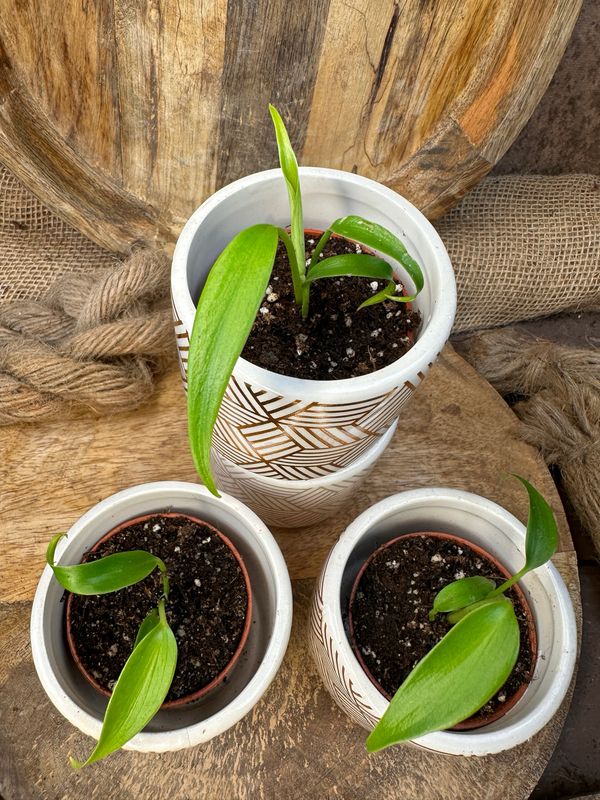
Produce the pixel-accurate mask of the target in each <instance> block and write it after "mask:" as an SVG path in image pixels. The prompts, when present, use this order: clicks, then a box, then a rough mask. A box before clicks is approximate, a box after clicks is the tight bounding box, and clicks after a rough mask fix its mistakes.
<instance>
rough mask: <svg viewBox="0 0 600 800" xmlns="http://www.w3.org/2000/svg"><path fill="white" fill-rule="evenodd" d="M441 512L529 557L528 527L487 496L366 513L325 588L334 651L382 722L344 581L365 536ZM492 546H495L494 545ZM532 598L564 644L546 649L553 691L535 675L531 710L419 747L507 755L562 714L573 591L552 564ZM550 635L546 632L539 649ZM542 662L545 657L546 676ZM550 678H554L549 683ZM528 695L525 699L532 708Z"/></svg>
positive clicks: (378, 506)
mask: <svg viewBox="0 0 600 800" xmlns="http://www.w3.org/2000/svg"><path fill="white" fill-rule="evenodd" d="M428 507H433V508H435V509H436V510H437V512H438V513H441V512H442V510H444V509H447V508H448V509H452V510H458V511H464V512H465V513H468V514H471V515H472V516H475V517H477V516H480V517H481V518H485V519H486V520H487V521H488V522H489V523H490V524H492V525H493V526H494V527H497V528H498V532H499V534H501V538H500V539H498V540H497V541H498V542H500V543H501V544H502V548H503V549H506V552H507V553H509V552H512V554H513V557H514V554H515V553H518V554H519V555H520V556H521V557H523V554H524V542H525V526H524V525H523V523H522V522H520V520H518V519H517V518H516V517H515V516H514V515H513V514H511V513H510V512H509V511H507V510H506V509H504V508H503V507H502V506H500V505H498V504H497V503H494V502H493V501H491V500H488V499H487V498H485V497H481V496H480V495H477V494H474V493H472V492H467V491H464V490H461V489H453V488H447V487H426V488H419V489H411V490H408V491H405V492H399V493H397V494H394V495H391V496H389V497H387V498H385V499H383V500H380V501H379V502H378V503H375V504H374V505H373V506H371V507H370V508H368V509H366V510H365V511H363V512H362V514H360V515H359V516H358V517H357V518H356V519H355V520H354V521H353V522H352V523H351V524H350V525H349V526H348V527H347V528H346V530H345V531H344V532H342V534H341V535H340V537H339V539H338V540H337V542H336V544H335V545H334V546H333V548H332V549H331V551H330V553H329V556H328V558H327V561H326V562H325V565H324V567H323V570H322V574H321V578H320V582H321V591H322V597H323V615H324V621H325V623H326V624H327V626H328V628H329V631H330V634H331V636H332V640H333V643H334V646H335V647H336V648H337V649H338V653H339V657H340V660H341V663H342V664H343V665H344V666H345V668H346V671H347V674H348V677H349V678H351V679H352V682H353V687H354V691H355V692H356V693H357V694H358V696H360V697H362V698H363V700H364V702H365V703H367V704H368V705H369V706H370V707H371V709H372V711H373V714H374V715H375V716H376V717H381V716H383V714H384V712H385V709H386V708H387V701H386V699H385V698H384V697H383V695H381V694H380V693H379V692H378V691H377V690H376V689H375V687H374V686H373V684H372V683H371V681H370V680H369V679H368V677H367V676H366V674H365V673H364V672H363V670H362V668H361V666H360V663H359V662H358V659H357V658H356V656H355V655H354V652H353V650H352V648H351V646H350V642H349V641H348V637H347V635H346V632H345V629H344V623H343V619H342V610H341V581H342V578H343V575H344V571H345V569H346V566H347V564H348V559H349V558H350V556H351V554H352V552H353V550H354V548H355V547H356V546H357V545H358V543H359V542H360V541H361V540H362V538H363V537H364V536H365V534H367V533H368V532H369V531H371V530H372V529H373V528H376V527H377V526H378V525H380V524H383V523H385V521H386V519H388V518H390V517H393V515H394V513H396V512H402V511H405V512H408V513H410V512H411V511H413V510H424V509H426V508H428ZM490 541H491V540H490ZM522 586H523V589H524V590H525V593H526V596H528V597H531V599H532V611H533V613H534V617H537V613H536V603H535V598H534V597H533V596H532V590H533V588H534V586H535V590H536V592H538V593H540V595H545V596H546V598H547V600H548V602H550V603H551V606H552V615H553V620H554V636H555V637H558V639H557V640H556V641H554V642H553V643H552V644H550V645H548V643H547V646H548V650H547V651H545V655H546V660H545V661H544V662H543V663H544V665H545V669H546V671H545V673H544V674H542V675H540V676H539V679H540V680H542V679H543V680H544V685H545V687H546V688H545V689H544V690H543V692H541V693H540V691H539V690H537V687H538V683H537V678H538V676H537V675H536V674H534V676H533V680H532V682H531V684H530V688H532V687H534V685H535V688H536V692H535V700H534V702H533V704H532V706H531V707H529V708H527V709H526V708H525V707H523V711H522V712H519V708H520V707H521V704H517V705H516V706H515V707H514V708H513V709H512V710H511V712H510V714H507V716H506V717H505V720H506V721H504V720H499V721H498V722H496V723H492V724H491V725H489V726H485V727H483V728H479V729H476V730H472V731H437V732H435V733H428V734H426V735H424V736H421V737H419V738H417V739H414V740H412V741H413V743H414V744H415V745H417V746H419V747H422V748H424V749H427V750H432V751H434V752H441V753H447V754H451V755H463V756H482V755H487V754H491V753H499V752H502V751H503V750H507V749H509V748H512V747H514V746H516V745H518V744H522V743H523V742H525V741H527V740H528V739H530V738H531V737H532V736H533V735H534V734H535V733H537V732H538V731H540V730H541V729H542V728H543V727H544V726H545V725H546V724H547V723H548V722H549V721H550V720H551V719H552V717H553V716H554V715H555V714H556V712H557V711H558V709H559V707H560V705H561V704H562V702H563V700H564V698H565V696H566V694H567V691H568V689H569V686H570V684H571V679H572V677H573V673H574V670H575V663H576V656H577V646H578V645H577V622H576V619H575V612H574V610H573V605H572V602H571V598H570V595H569V591H568V589H567V587H566V585H565V583H564V581H563V579H562V577H561V575H560V573H559V572H558V570H557V569H556V567H555V566H554V565H553V564H552V563H551V562H548V563H547V564H545V565H543V566H542V567H539V568H538V569H537V570H535V572H533V573H529V574H528V575H526V576H525V577H524V578H523V579H522ZM543 639H544V636H543V635H542V631H538V644H540V645H541V643H542V641H543ZM539 665H540V659H539V658H538V670H536V672H539ZM545 675H547V676H548V677H545ZM526 699H527V692H525V694H524V696H523V697H522V698H521V703H525V702H526Z"/></svg>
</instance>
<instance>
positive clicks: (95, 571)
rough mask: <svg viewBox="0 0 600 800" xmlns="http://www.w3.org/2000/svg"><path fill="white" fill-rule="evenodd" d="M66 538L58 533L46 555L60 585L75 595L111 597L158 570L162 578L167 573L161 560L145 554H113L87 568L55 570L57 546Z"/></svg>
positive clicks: (130, 552)
mask: <svg viewBox="0 0 600 800" xmlns="http://www.w3.org/2000/svg"><path fill="white" fill-rule="evenodd" d="M63 536H65V534H64V533H58V534H57V535H56V536H54V537H52V539H51V540H50V544H49V545H48V549H47V551H46V561H47V563H48V565H49V566H50V568H51V569H52V571H53V572H54V577H55V578H56V580H57V581H58V582H59V583H60V585H61V586H62V587H63V588H65V589H66V590H67V591H69V592H73V593H74V594H84V595H90V594H108V593H109V592H116V591H118V590H119V589H124V588H125V587H126V586H132V585H133V584H134V583H137V582H138V581H141V580H143V579H144V578H146V577H147V576H148V575H150V573H151V572H152V570H154V569H156V568H157V567H158V569H160V570H161V572H163V574H164V573H165V572H166V567H165V564H164V562H163V561H162V559H160V558H158V556H154V555H152V553H147V552H146V551H145V550H128V551H125V552H123V553H113V554H112V555H109V556H104V557H103V558H99V559H98V560H97V561H89V562H88V563H87V564H75V565H73V566H69V567H63V566H56V565H55V563H54V554H55V552H56V545H57V544H58V542H59V541H60V540H61V539H62V537H63Z"/></svg>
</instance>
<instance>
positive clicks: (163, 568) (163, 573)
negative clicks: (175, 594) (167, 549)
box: [156, 556, 170, 602]
mask: <svg viewBox="0 0 600 800" xmlns="http://www.w3.org/2000/svg"><path fill="white" fill-rule="evenodd" d="M156 560H157V561H158V568H159V570H160V572H161V577H162V584H163V595H164V597H165V599H166V598H167V597H168V596H169V589H170V584H169V576H168V575H167V565H166V564H165V562H164V561H163V560H162V559H161V558H159V557H158V556H156ZM161 602H162V600H161Z"/></svg>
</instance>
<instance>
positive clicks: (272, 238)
mask: <svg viewBox="0 0 600 800" xmlns="http://www.w3.org/2000/svg"><path fill="white" fill-rule="evenodd" d="M269 111H270V113H271V118H272V120H273V125H274V127H275V135H276V139H277V147H278V151H279V163H280V165H281V170H282V172H283V177H284V179H285V183H286V186H287V191H288V199H289V207H290V230H289V233H288V231H287V230H285V229H284V228H282V227H275V226H274V225H268V224H259V225H253V226H252V227H250V228H246V229H245V230H243V231H241V232H240V233H238V234H237V236H235V237H234V238H233V239H232V240H231V242H230V243H229V244H228V245H227V247H226V248H225V249H224V250H223V252H222V253H221V254H220V255H219V257H218V258H217V260H216V261H215V263H214V265H213V267H212V269H211V270H210V273H209V275H208V278H207V280H206V283H205V285H204V288H203V290H202V294H201V295H200V300H199V301H198V307H197V311H196V317H195V320H194V327H193V330H192V335H191V339H190V352H189V361H188V427H189V437H190V446H191V451H192V455H193V458H194V462H195V465H196V469H197V470H198V473H199V475H200V477H201V478H202V480H203V481H204V483H205V485H206V486H207V488H208V489H210V491H211V492H213V494H216V495H218V492H217V487H216V486H215V482H214V480H213V476H212V471H211V466H210V446H211V438H212V432H213V428H214V425H215V422H216V419H217V414H218V412H219V407H220V405H221V401H222V399H223V395H224V393H225V390H226V388H227V384H228V382H229V379H230V377H231V373H232V372H233V368H234V366H235V363H236V361H237V359H238V357H239V356H240V354H241V352H242V350H243V349H244V345H245V343H246V340H247V338H248V336H249V334H250V331H251V329H252V325H253V323H254V320H255V317H256V314H257V312H258V309H259V306H260V303H261V300H262V298H263V296H264V294H265V290H266V288H267V285H268V283H269V278H270V275H271V271H272V269H273V265H274V262H275V255H276V251H277V245H278V242H279V241H280V240H281V241H282V242H283V244H284V245H285V248H286V251H287V255H288V259H289V263H290V270H291V275H292V282H293V287H294V297H295V301H296V304H297V305H298V308H299V313H301V314H302V316H303V317H304V318H306V317H307V315H308V313H309V308H310V290H311V286H312V284H313V283H315V281H319V280H323V279H325V278H340V277H345V276H353V277H364V278H370V279H371V280H373V279H375V280H378V281H379V280H381V281H386V282H387V284H386V286H385V288H384V289H383V290H381V291H379V292H377V293H376V294H374V295H371V296H369V297H368V299H366V300H365V301H364V302H363V303H362V304H361V305H360V307H359V308H365V307H367V306H370V305H373V304H375V303H382V302H384V301H386V300H393V301H395V302H400V303H407V302H409V301H411V300H414V299H415V297H416V296H417V294H418V293H419V292H420V291H421V289H422V288H423V273H422V271H421V268H420V266H419V265H418V264H417V262H416V261H415V260H414V259H413V258H412V256H411V255H410V254H409V253H408V251H407V249H406V247H405V246H404V245H403V243H402V242H401V241H400V239H398V238H397V237H396V236H394V234H393V233H390V231H388V230H387V229H386V228H384V227H382V226H381V225H378V224H377V223H375V222H370V221H369V220H366V219H363V218H362V217H358V216H346V217H341V218H340V219H337V220H335V221H333V222H332V223H331V224H330V225H329V227H328V228H327V230H326V231H325V232H324V233H323V235H322V236H321V238H320V239H319V241H318V242H317V244H316V246H315V249H314V251H313V253H312V255H311V257H310V260H308V259H307V257H306V252H305V249H304V221H303V214H302V195H301V191H300V178H299V172H298V162H297V160H296V155H295V153H294V150H293V149H292V145H291V143H290V139H289V136H288V132H287V130H286V128H285V125H284V124H283V120H282V119H281V117H280V115H279V113H278V112H277V110H276V109H275V108H274V107H273V106H269ZM333 235H338V236H342V237H345V238H346V239H350V240H351V241H354V242H357V243H359V244H362V245H365V246H366V247H369V248H372V249H374V250H377V251H379V252H380V253H382V254H384V255H386V256H388V257H390V258H392V259H394V260H395V261H396V262H398V263H399V264H400V265H402V267H403V268H404V270H405V271H406V273H408V275H409V277H410V279H411V280H412V282H413V284H414V287H415V292H414V294H411V295H397V294H396V280H395V278H394V273H393V270H392V267H391V266H390V264H389V263H388V262H387V261H384V260H383V259H382V258H379V257H378V256H374V255H369V254H367V253H356V254H355V253H347V254H343V255H335V256H331V257H329V258H320V257H319V256H320V254H321V253H322V251H323V248H324V247H325V245H326V243H327V242H328V240H329V239H330V237H331V236H333Z"/></svg>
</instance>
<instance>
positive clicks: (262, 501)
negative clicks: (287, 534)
mask: <svg viewBox="0 0 600 800" xmlns="http://www.w3.org/2000/svg"><path fill="white" fill-rule="evenodd" d="M212 466H213V471H214V475H215V479H216V481H217V484H218V486H219V489H222V490H223V491H224V492H227V494H231V495H233V496H234V497H236V498H237V499H238V500H241V501H242V503H245V504H246V505H247V506H250V508H251V509H252V510H253V511H254V512H256V514H258V516H259V517H260V518H261V519H262V520H263V521H264V522H266V523H267V525H280V526H282V527H286V528H297V527H300V526H303V525H312V524H314V523H316V522H320V521H321V520H323V519H325V518H326V517H328V516H331V515H332V514H334V513H335V512H336V511H337V510H338V509H339V508H341V507H342V506H343V505H344V504H345V503H347V502H348V499H349V498H350V497H351V496H352V495H353V493H354V492H356V488H357V486H360V484H361V482H362V481H363V480H364V478H366V476H367V475H368V474H369V472H370V471H371V469H372V468H373V466H374V463H371V464H367V465H366V466H365V467H364V468H363V469H362V470H359V471H358V472H356V473H354V474H353V475H352V477H350V478H342V479H339V480H334V481H330V482H329V483H328V484H327V485H326V486H314V487H312V488H301V487H302V484H298V483H296V484H290V483H289V482H287V481H276V482H272V483H271V482H269V483H262V482H260V483H257V481H260V479H259V478H257V477H256V476H255V475H253V474H252V473H248V472H247V471H245V470H243V469H242V468H240V467H238V466H237V465H235V464H231V463H225V462H224V461H223V460H222V458H221V456H220V454H219V453H218V452H215V450H213V453H212Z"/></svg>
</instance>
